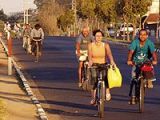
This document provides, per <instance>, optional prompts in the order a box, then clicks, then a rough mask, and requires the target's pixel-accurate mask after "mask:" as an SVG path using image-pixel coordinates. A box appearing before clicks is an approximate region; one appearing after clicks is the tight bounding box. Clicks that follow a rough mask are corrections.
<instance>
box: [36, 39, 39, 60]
mask: <svg viewBox="0 0 160 120" xmlns="http://www.w3.org/2000/svg"><path fill="white" fill-rule="evenodd" d="M38 60H39V45H38V42H37V41H36V62H38Z"/></svg>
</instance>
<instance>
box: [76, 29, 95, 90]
mask: <svg viewBox="0 0 160 120" xmlns="http://www.w3.org/2000/svg"><path fill="white" fill-rule="evenodd" d="M92 40H93V36H92V35H91V34H90V33H89V27H88V26H84V27H83V28H82V32H81V34H80V35H79V36H78V38H77V39H76V55H77V58H78V60H79V67H78V78H79V84H78V86H79V87H82V83H83V80H82V78H81V69H82V65H83V61H84V60H83V59H81V58H82V57H83V55H84V54H86V53H88V52H87V50H88V44H89V43H91V42H92Z"/></svg>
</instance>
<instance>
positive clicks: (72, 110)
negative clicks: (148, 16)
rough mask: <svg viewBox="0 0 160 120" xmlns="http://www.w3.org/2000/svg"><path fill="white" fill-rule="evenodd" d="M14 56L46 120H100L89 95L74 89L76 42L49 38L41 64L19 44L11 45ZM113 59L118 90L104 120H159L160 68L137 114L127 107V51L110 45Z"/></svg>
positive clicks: (75, 85)
mask: <svg viewBox="0 0 160 120" xmlns="http://www.w3.org/2000/svg"><path fill="white" fill-rule="evenodd" d="M13 42H14V43H13V49H14V50H13V55H14V57H15V59H16V61H17V63H18V64H19V66H21V69H22V71H23V72H24V74H25V76H26V77H27V79H28V80H29V82H30V85H31V88H32V90H33V92H34V93H35V94H36V95H37V98H38V99H39V101H40V102H41V104H42V106H43V107H44V110H45V111H46V113H47V115H48V118H49V120H56V118H57V119H59V120H99V118H98V117H97V116H96V115H97V109H96V107H94V106H91V105H89V102H90V99H91V98H90V94H89V93H88V92H85V91H82V90H81V89H79V88H78V87H77V86H78V84H77V81H78V80H77V60H76V57H75V48H74V45H75V39H73V38H72V39H71V38H66V37H48V38H46V39H45V42H44V48H43V55H42V57H41V59H40V62H38V63H35V62H34V57H33V56H31V55H29V54H26V52H25V51H24V49H23V48H22V41H20V40H14V41H13ZM110 45H111V49H112V52H113V56H114V58H115V61H116V63H117V66H118V67H119V68H120V70H121V73H122V75H123V85H122V87H121V88H114V89H112V90H111V94H112V100H111V101H110V102H106V105H105V120H120V119H121V120H159V118H160V114H159V113H160V72H159V71H160V65H158V66H157V67H155V71H156V76H157V81H156V82H155V83H154V88H153V89H147V91H146V98H145V111H144V113H141V114H140V113H138V105H128V99H129V98H128V91H129V81H130V71H131V68H130V67H129V66H127V65H126V59H127V47H126V46H122V45H117V44H116V45H115V44H110Z"/></svg>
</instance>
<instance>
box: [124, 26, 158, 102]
mask: <svg viewBox="0 0 160 120" xmlns="http://www.w3.org/2000/svg"><path fill="white" fill-rule="evenodd" d="M150 54H151V57H152V64H153V65H156V64H157V54H156V52H155V47H154V43H153V42H152V41H151V40H149V39H148V32H147V30H146V29H141V30H140V31H139V38H138V39H135V40H133V41H132V43H131V44H130V46H129V53H128V60H127V64H128V65H132V66H133V67H132V80H131V82H134V81H135V80H136V66H135V65H136V64H139V63H143V62H145V61H146V60H147V61H148V60H149V57H150ZM147 82H148V83H147V87H148V88H153V84H152V80H147ZM134 92H135V91H134ZM129 96H130V97H131V99H130V101H129V104H135V99H136V98H135V93H134V94H133V93H132V89H131V90H130V93H129Z"/></svg>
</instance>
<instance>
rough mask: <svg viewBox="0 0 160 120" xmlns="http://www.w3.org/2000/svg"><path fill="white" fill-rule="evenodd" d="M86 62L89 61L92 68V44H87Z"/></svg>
mask: <svg viewBox="0 0 160 120" xmlns="http://www.w3.org/2000/svg"><path fill="white" fill-rule="evenodd" d="M88 61H89V66H92V64H93V62H92V43H89V44H88Z"/></svg>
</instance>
